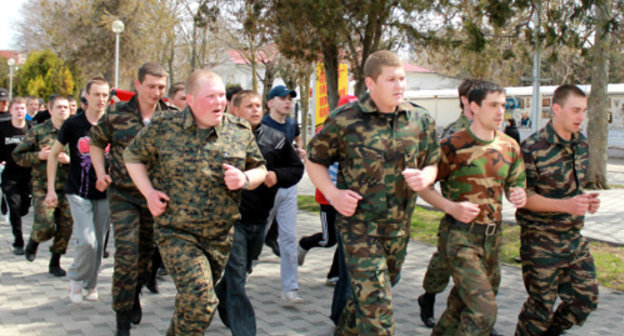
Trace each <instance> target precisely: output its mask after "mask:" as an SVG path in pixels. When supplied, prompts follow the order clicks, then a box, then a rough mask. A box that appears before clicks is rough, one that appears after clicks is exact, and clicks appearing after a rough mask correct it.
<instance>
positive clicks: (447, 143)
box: [432, 128, 525, 335]
mask: <svg viewBox="0 0 624 336" xmlns="http://www.w3.org/2000/svg"><path fill="white" fill-rule="evenodd" d="M440 148H441V152H442V154H441V158H440V162H439V164H438V180H439V181H440V187H441V191H442V195H443V196H444V197H445V198H446V199H448V200H451V201H454V202H463V201H468V202H471V203H474V204H477V205H478V206H479V208H480V212H479V214H478V215H477V216H476V217H475V218H474V220H473V221H472V222H471V223H462V222H459V221H457V220H455V219H454V218H453V217H452V216H450V215H446V216H444V217H443V218H442V221H443V222H445V223H444V224H445V225H447V226H448V227H449V232H448V237H447V240H446V241H443V240H440V241H439V244H440V245H438V250H440V251H445V253H446V258H447V261H448V265H449V267H450V269H451V275H452V276H453V281H454V283H455V286H454V287H453V289H452V290H451V293H450V294H449V298H448V302H447V307H446V310H445V312H444V313H443V314H442V316H441V317H440V320H439V321H438V323H437V324H436V326H435V327H434V329H433V332H432V335H489V334H490V332H491V329H492V327H493V326H494V323H495V322H496V313H497V307H496V293H497V292H498V287H499V285H500V257H499V252H500V244H501V238H502V233H501V218H502V212H501V211H502V197H503V194H504V193H505V192H508V191H509V189H510V188H511V187H520V188H524V187H525V176H524V164H523V162H522V155H521V153H520V148H519V146H518V144H517V143H516V142H515V141H514V140H513V139H512V138H510V137H509V136H507V135H505V134H504V133H502V132H499V131H496V134H495V136H494V139H493V140H491V141H482V140H480V139H478V138H477V137H476V136H475V135H474V134H473V133H472V132H471V131H470V129H469V128H468V129H465V130H462V131H460V132H457V133H455V134H453V135H452V136H450V137H448V138H445V139H443V140H442V142H441V143H440ZM441 225H443V224H441Z"/></svg>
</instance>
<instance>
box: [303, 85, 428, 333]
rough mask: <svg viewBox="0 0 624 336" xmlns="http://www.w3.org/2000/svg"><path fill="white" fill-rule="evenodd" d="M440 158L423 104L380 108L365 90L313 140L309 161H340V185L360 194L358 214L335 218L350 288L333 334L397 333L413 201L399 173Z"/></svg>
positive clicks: (323, 162)
mask: <svg viewBox="0 0 624 336" xmlns="http://www.w3.org/2000/svg"><path fill="white" fill-rule="evenodd" d="M439 155H440V151H439V145H438V142H437V141H436V134H435V124H434V121H433V119H432V118H431V117H430V116H429V114H428V112H427V111H426V110H425V109H423V108H421V107H418V106H415V105H412V104H410V103H407V102H403V103H401V104H400V105H399V106H398V107H397V109H396V111H395V112H394V113H381V112H379V111H378V110H377V107H376V106H375V105H374V103H373V101H372V100H371V98H370V96H368V95H366V96H364V97H363V98H362V99H361V100H360V101H359V102H355V103H352V104H347V105H344V106H342V107H340V108H338V109H337V110H335V111H334V112H332V113H331V115H330V116H329V117H328V118H327V120H326V121H325V125H324V127H323V129H322V130H321V131H320V132H319V133H318V134H317V135H316V136H315V137H314V138H313V139H312V141H311V142H310V144H309V151H308V158H309V159H310V160H311V161H313V162H316V163H318V164H321V165H324V166H326V167H329V166H330V165H331V164H332V163H334V162H338V163H339V167H340V168H339V170H338V183H337V186H338V188H339V189H350V190H353V191H355V192H357V193H359V194H360V195H361V196H362V197H363V198H362V199H361V200H360V201H359V202H358V206H357V209H356V211H355V214H353V216H351V217H343V216H341V215H338V217H337V222H336V224H337V227H338V230H339V234H340V237H341V239H342V241H343V244H344V250H345V259H346V265H347V269H348V270H349V276H350V278H351V291H352V292H351V295H350V297H349V301H348V302H347V305H346V307H345V309H344V310H343V312H342V315H341V316H340V322H339V324H338V326H337V328H336V331H335V333H336V335H392V334H394V318H393V313H392V299H391V298H392V294H391V283H393V282H394V281H395V278H396V276H397V274H398V273H399V271H400V270H401V266H402V264H403V261H404V259H405V253H406V247H407V242H408V239H409V224H410V219H411V216H412V212H413V210H414V205H415V201H416V193H415V192H413V191H412V190H411V188H409V186H408V185H407V183H406V182H405V179H404V178H403V176H402V175H401V172H402V171H403V170H404V169H406V168H419V169H422V168H424V167H425V166H429V165H434V164H436V163H437V161H438V158H439ZM356 307H357V309H356Z"/></svg>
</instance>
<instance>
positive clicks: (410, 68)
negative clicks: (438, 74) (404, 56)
mask: <svg viewBox="0 0 624 336" xmlns="http://www.w3.org/2000/svg"><path fill="white" fill-rule="evenodd" d="M403 67H404V68H405V72H420V73H435V71H433V70H430V69H427V68H423V67H421V66H418V65H416V64H411V63H407V62H404V63H403Z"/></svg>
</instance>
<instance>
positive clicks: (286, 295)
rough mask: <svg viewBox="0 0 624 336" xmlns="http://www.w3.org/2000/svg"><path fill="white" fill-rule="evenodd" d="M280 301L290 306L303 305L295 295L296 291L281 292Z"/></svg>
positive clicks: (301, 300) (300, 299)
mask: <svg viewBox="0 0 624 336" xmlns="http://www.w3.org/2000/svg"><path fill="white" fill-rule="evenodd" d="M282 301H284V302H286V303H287V304H290V305H294V304H297V303H303V299H302V298H301V297H300V296H299V295H297V291H296V290H292V291H285V292H282Z"/></svg>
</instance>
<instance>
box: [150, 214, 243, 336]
mask: <svg viewBox="0 0 624 336" xmlns="http://www.w3.org/2000/svg"><path fill="white" fill-rule="evenodd" d="M206 225H207V226H208V225H211V224H210V223H206ZM233 233H234V228H233V227H232V228H231V229H230V231H229V232H228V234H225V235H223V236H222V237H216V238H215V237H210V238H208V237H201V236H196V235H191V234H189V233H188V232H180V231H175V230H170V229H159V228H158V227H157V229H156V241H157V243H158V248H159V249H160V254H161V255H162V259H163V263H164V265H165V267H166V269H167V271H168V273H169V275H170V276H171V279H172V280H173V283H174V284H175V286H176V290H177V294H176V298H175V311H174V313H173V318H172V320H171V323H170V324H169V330H167V335H168V336H173V335H184V336H187V335H190V336H192V335H204V333H205V331H206V329H208V326H210V322H211V321H212V318H213V316H214V313H215V310H216V309H217V304H218V303H219V300H218V299H217V295H216V294H215V291H214V285H215V284H216V283H217V282H218V280H219V278H220V277H221V275H222V274H223V269H224V268H225V265H226V263H227V261H228V257H229V254H230V249H231V246H232V237H233Z"/></svg>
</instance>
